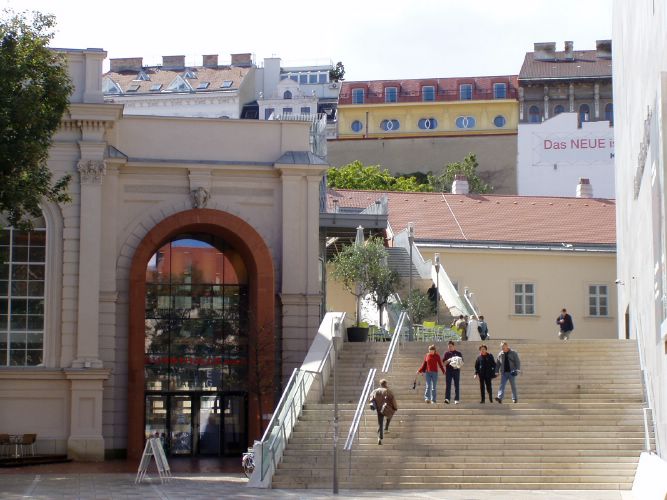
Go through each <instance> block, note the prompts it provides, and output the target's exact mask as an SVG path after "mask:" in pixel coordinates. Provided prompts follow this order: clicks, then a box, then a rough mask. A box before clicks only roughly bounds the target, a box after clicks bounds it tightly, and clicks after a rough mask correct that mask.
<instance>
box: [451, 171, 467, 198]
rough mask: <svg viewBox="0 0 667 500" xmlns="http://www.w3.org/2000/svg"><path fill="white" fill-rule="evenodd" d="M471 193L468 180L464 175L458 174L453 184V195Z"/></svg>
mask: <svg viewBox="0 0 667 500" xmlns="http://www.w3.org/2000/svg"><path fill="white" fill-rule="evenodd" d="M469 191H470V186H469V185H468V178H467V177H466V176H465V175H463V174H456V175H455V176H454V182H452V194H468V193H469Z"/></svg>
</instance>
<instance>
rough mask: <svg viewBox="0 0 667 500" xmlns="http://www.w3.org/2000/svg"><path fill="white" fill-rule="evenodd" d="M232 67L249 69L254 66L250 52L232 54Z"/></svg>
mask: <svg viewBox="0 0 667 500" xmlns="http://www.w3.org/2000/svg"><path fill="white" fill-rule="evenodd" d="M232 66H237V67H241V68H249V67H250V66H252V54H251V53H250V52H248V53H245V54H232Z"/></svg>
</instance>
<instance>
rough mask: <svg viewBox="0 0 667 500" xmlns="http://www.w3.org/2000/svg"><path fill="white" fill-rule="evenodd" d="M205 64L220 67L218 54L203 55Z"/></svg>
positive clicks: (205, 65) (206, 66)
mask: <svg viewBox="0 0 667 500" xmlns="http://www.w3.org/2000/svg"><path fill="white" fill-rule="evenodd" d="M202 59H203V64H204V67H205V68H217V67H218V54H209V55H204V56H202Z"/></svg>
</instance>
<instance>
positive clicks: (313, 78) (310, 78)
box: [308, 73, 317, 83]
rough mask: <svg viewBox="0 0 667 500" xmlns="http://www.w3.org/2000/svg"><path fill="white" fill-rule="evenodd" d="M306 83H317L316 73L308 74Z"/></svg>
mask: <svg viewBox="0 0 667 500" xmlns="http://www.w3.org/2000/svg"><path fill="white" fill-rule="evenodd" d="M308 83H317V73H310V74H309V75H308Z"/></svg>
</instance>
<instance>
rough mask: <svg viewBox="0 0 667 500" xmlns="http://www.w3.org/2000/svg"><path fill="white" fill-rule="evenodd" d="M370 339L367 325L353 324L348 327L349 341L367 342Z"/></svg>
mask: <svg viewBox="0 0 667 500" xmlns="http://www.w3.org/2000/svg"><path fill="white" fill-rule="evenodd" d="M367 340H368V327H367V326H351V327H349V328H348V329H347V341H348V342H366V341H367Z"/></svg>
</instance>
